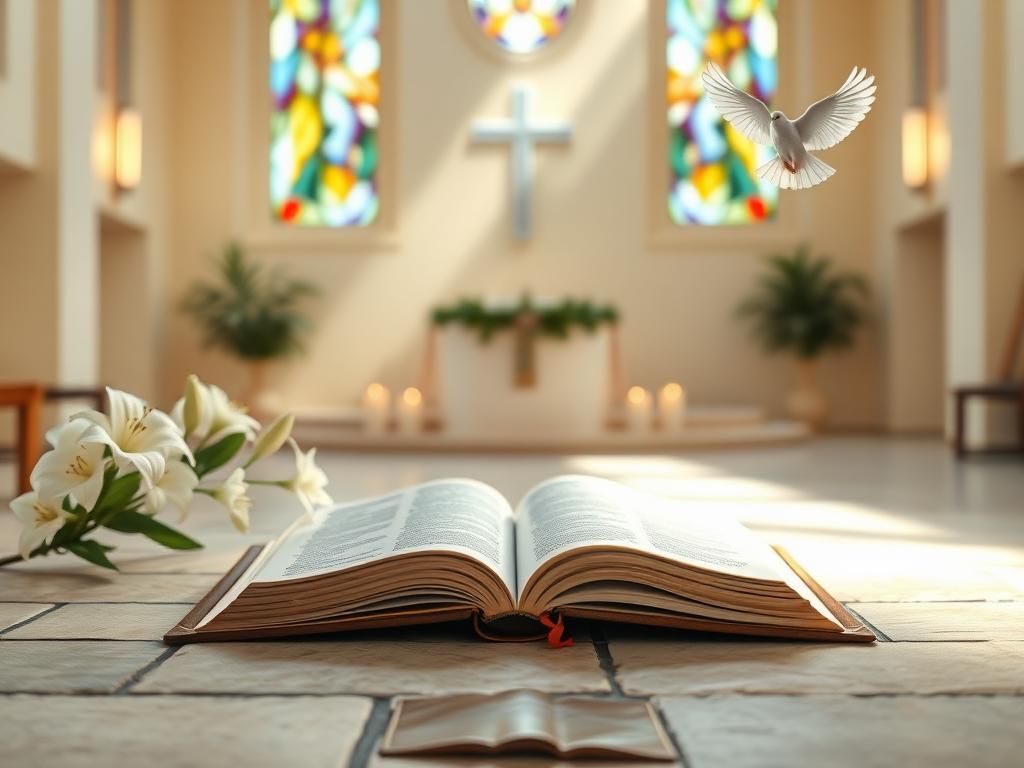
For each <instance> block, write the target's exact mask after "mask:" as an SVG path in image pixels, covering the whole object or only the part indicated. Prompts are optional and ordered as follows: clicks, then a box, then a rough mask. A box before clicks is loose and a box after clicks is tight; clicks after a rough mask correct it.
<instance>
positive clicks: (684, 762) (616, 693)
mask: <svg viewBox="0 0 1024 768" xmlns="http://www.w3.org/2000/svg"><path fill="white" fill-rule="evenodd" d="M590 637H591V640H592V641H593V643H594V652H595V653H596V654H597V660H598V663H599V664H600V665H601V669H602V670H603V671H604V673H605V676H606V677H607V678H608V684H609V685H610V686H611V689H612V695H611V697H612V698H613V699H636V698H638V697H636V696H628V695H627V694H626V693H625V691H623V690H622V686H621V685H619V681H618V679H617V678H616V677H615V659H613V658H612V650H611V648H610V647H609V645H608V638H607V637H605V634H604V628H603V627H600V626H594V627H593V628H592V629H591V630H590ZM642 698H643V700H644V701H646V702H647V703H649V704H650V705H651V708H652V709H653V710H654V713H655V715H657V717H658V721H659V722H660V723H661V727H662V728H664V729H665V733H666V734H667V735H668V738H669V741H671V742H672V746H673V747H675V750H676V754H677V755H678V756H679V765H681V766H683V768H687V767H688V766H689V765H691V763H690V761H689V759H688V758H687V756H686V752H685V751H684V750H683V745H682V744H681V743H680V742H679V738H678V737H677V736H676V733H675V731H673V730H672V728H671V726H670V725H669V722H668V720H667V719H666V718H665V713H664V712H662V711H661V707H660V706H659V704H658V702H657V699H656V697H654V696H645V697H642Z"/></svg>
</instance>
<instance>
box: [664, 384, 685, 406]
mask: <svg viewBox="0 0 1024 768" xmlns="http://www.w3.org/2000/svg"><path fill="white" fill-rule="evenodd" d="M661 397H662V399H663V400H665V401H666V402H670V403H675V402H677V401H679V400H682V399H683V387H682V386H681V385H680V384H677V383H676V382H674V381H670V382H669V383H668V384H666V385H665V386H664V387H662V388H661Z"/></svg>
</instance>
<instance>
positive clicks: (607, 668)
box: [590, 625, 628, 699]
mask: <svg viewBox="0 0 1024 768" xmlns="http://www.w3.org/2000/svg"><path fill="white" fill-rule="evenodd" d="M590 640H591V642H592V643H593V645H594V654H595V655H596V656H597V663H598V665H599V666H600V667H601V671H602V672H604V676H605V678H606V679H607V680H608V687H609V688H610V689H611V697H612V698H613V699H624V698H628V697H627V696H626V694H625V692H623V690H622V686H620V685H619V681H618V679H616V677H615V661H614V659H612V652H611V649H610V648H609V647H608V639H607V638H606V637H605V635H604V628H603V627H600V626H597V625H594V626H593V627H591V629H590Z"/></svg>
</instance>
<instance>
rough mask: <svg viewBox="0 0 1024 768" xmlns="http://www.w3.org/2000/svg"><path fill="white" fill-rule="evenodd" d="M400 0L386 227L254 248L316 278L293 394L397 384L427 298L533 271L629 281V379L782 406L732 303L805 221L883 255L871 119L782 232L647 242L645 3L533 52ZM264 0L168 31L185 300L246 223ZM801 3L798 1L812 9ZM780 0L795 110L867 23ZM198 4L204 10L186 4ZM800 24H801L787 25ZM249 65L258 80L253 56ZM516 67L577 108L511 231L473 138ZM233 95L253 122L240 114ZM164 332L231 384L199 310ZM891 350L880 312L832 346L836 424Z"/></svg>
mask: <svg viewBox="0 0 1024 768" xmlns="http://www.w3.org/2000/svg"><path fill="white" fill-rule="evenodd" d="M398 5H399V16H398V29H397V48H398V50H397V53H398V62H397V63H398V67H399V85H398V98H397V110H398V116H397V118H396V119H397V128H398V136H397V142H396V144H397V146H396V152H395V155H394V157H393V158H392V160H393V161H396V162H397V163H398V173H397V176H398V226H397V230H396V233H395V237H394V239H393V244H391V245H387V246H384V247H370V246H366V245H351V246H347V247H344V246H341V247H337V248H334V249H329V250H327V249H324V248H322V247H321V248H315V247H311V246H308V245H303V244H301V243H295V244H294V245H289V244H287V243H285V244H280V243H278V244H271V245H266V244H264V245H263V246H262V247H261V248H259V249H258V250H259V253H258V255H259V256H260V257H261V258H265V259H266V260H267V261H268V262H272V263H275V264H280V265H283V266H286V267H287V268H288V269H289V270H290V271H291V272H292V273H293V274H296V275H301V276H305V277H309V278H312V279H315V280H316V282H317V283H318V284H319V285H321V287H322V288H323V290H324V298H323V300H322V301H321V302H320V304H319V305H318V306H317V307H316V309H315V320H316V323H317V331H316V334H315V336H314V337H313V339H312V343H311V345H310V346H311V348H310V354H309V355H308V357H306V358H304V359H302V360H298V361H295V362H293V363H290V364H288V365H287V366H284V367H282V368H281V369H279V371H278V372H277V385H278V387H279V389H280V391H281V392H282V393H283V394H285V395H286V396H287V397H288V399H289V400H290V401H291V402H292V403H293V404H298V405H305V404H350V403H353V402H355V399H356V397H357V395H358V393H359V392H360V390H361V389H362V387H364V386H365V385H366V383H367V382H368V381H370V380H372V379H381V380H383V381H385V382H386V383H388V384H391V385H404V384H406V383H408V382H411V381H412V380H413V379H414V376H415V372H416V368H417V364H418V360H419V356H420V345H421V342H422V338H423V334H424V325H425V318H426V315H427V312H428V310H429V308H430V307H431V306H433V305H435V304H437V303H439V302H444V301H450V300H452V299H455V298H457V297H459V296H461V295H464V294H479V293H483V294H489V295H491V294H502V295H517V294H519V293H520V292H521V291H523V290H524V289H529V290H531V291H533V292H534V293H536V294H544V295H553V296H560V295H562V294H565V293H571V294H574V295H576V296H590V297H594V298H596V299H599V300H610V301H614V302H616V303H617V304H618V305H619V306H620V307H621V309H622V312H623V315H624V318H625V325H624V329H623V332H624V341H625V348H626V362H627V366H628V369H629V372H630V375H631V378H632V380H633V381H634V382H637V383H642V384H645V385H648V386H653V385H657V384H660V383H662V382H664V381H666V380H668V379H672V378H677V379H680V380H681V381H683V382H684V383H685V385H686V386H687V387H688V389H689V390H690V393H691V396H692V398H693V400H694V401H695V402H698V403H723V402H751V403H756V404H760V405H764V406H765V407H767V408H769V409H770V410H772V411H773V412H777V411H778V410H779V409H780V406H781V402H782V400H783V397H784V393H785V392H786V390H787V388H788V387H789V385H790V371H789V369H788V366H787V365H786V363H785V362H784V361H783V360H779V359H768V358H766V357H764V356H763V355H762V353H761V352H760V351H759V350H757V349H756V348H755V347H754V346H753V344H752V343H751V342H750V341H749V340H748V338H747V336H746V333H745V332H744V331H743V330H742V329H741V328H740V327H739V326H738V325H737V324H736V322H735V321H734V319H733V318H732V309H733V307H734V305H735V304H736V302H737V301H738V299H739V298H740V297H741V296H742V295H743V294H744V293H745V292H746V291H747V290H749V288H750V286H751V284H752V281H753V279H754V276H755V275H756V274H757V271H758V269H759V268H760V267H759V257H760V256H761V255H763V254H764V253H766V252H770V251H771V250H773V249H774V248H778V247H782V246H788V245H792V244H794V243H795V242H797V241H798V240H799V239H801V238H807V239H809V240H810V241H811V243H812V244H813V246H814V248H815V249H816V250H818V251H820V252H823V253H827V254H829V255H831V256H833V257H834V258H835V259H836V260H837V261H838V262H839V263H840V264H841V265H842V266H844V267H847V268H852V269H857V270H860V271H864V272H867V273H869V274H870V273H871V272H873V270H874V260H873V253H872V251H873V248H874V239H873V237H872V219H873V217H874V215H875V213H874V209H873V206H872V205H871V204H870V202H869V201H870V193H871V189H872V187H871V177H872V170H871V167H870V163H869V159H870V158H871V156H872V155H871V153H872V151H873V148H874V145H875V135H876V129H875V126H874V125H873V123H872V120H871V119H869V120H868V121H867V122H866V123H865V125H864V126H863V127H861V128H860V129H859V130H858V131H857V133H856V134H854V136H853V137H852V138H851V139H850V140H849V141H847V142H845V143H844V144H843V145H841V146H840V147H837V148H836V149H835V150H832V151H830V152H829V153H828V154H827V157H826V159H827V161H828V162H829V163H830V164H832V165H833V166H835V167H836V168H837V169H838V170H839V173H838V175H837V176H836V177H835V178H834V179H832V180H830V181H829V182H828V184H826V185H825V186H823V187H820V188H818V189H817V190H815V192H814V193H813V194H799V193H787V192H783V193H782V195H783V200H782V205H783V206H784V207H785V208H786V209H787V214H786V218H787V219H788V220H789V221H790V222H791V224H790V225H788V226H785V227H783V231H781V232H779V231H777V230H778V228H776V229H775V230H771V229H769V230H765V238H764V241H765V242H766V243H770V245H764V244H760V243H757V242H752V240H751V237H750V234H749V233H739V234H735V233H733V232H731V231H730V230H726V229H723V230H718V231H716V232H715V233H714V239H713V240H711V239H710V238H709V236H708V233H706V232H705V233H697V236H695V237H694V238H692V239H690V240H683V241H682V243H681V244H680V245H677V246H674V247H671V248H668V249H666V248H662V247H659V248H653V247H651V246H650V245H649V240H650V238H649V232H648V230H647V224H646V222H647V220H648V216H647V205H648V199H649V196H648V184H649V183H650V179H649V177H648V174H647V173H646V170H645V169H646V162H647V159H646V151H647V150H646V137H647V121H648V120H650V119H656V120H659V119H660V118H659V117H658V116H657V115H651V114H649V113H648V110H647V109H646V106H645V105H646V104H647V87H648V46H649V45H652V44H653V45H657V46H659V47H660V45H661V43H660V42H658V41H654V42H652V41H650V40H649V39H648V34H647V30H648V23H647V16H646V14H647V4H646V3H640V2H628V3H627V2H610V1H609V0H597V1H596V2H593V3H592V4H591V5H592V7H591V8H590V11H591V13H589V14H588V15H587V16H586V17H584V18H582V19H581V22H582V23H581V24H580V26H579V28H578V29H576V30H575V34H574V37H573V38H572V39H566V40H565V41H563V42H562V44H561V45H563V46H564V48H563V50H561V51H558V52H557V55H555V53H554V52H552V55H551V56H549V57H547V58H545V59H544V60H543V61H541V62H538V63H537V64H535V65H531V66H530V67H528V68H525V69H524V68H520V67H517V66H514V65H510V64H504V63H501V62H500V61H499V60H497V59H495V58H493V57H489V56H486V55H482V54H481V51H480V50H479V49H478V47H477V46H475V45H472V44H471V41H468V40H466V39H465V37H464V36H463V31H462V30H460V29H459V27H458V26H457V25H456V23H455V20H454V19H453V18H452V9H451V4H449V3H447V2H442V1H441V0H430V2H423V0H417V2H410V1H408V0H406V1H405V2H400V3H398ZM263 6H264V4H262V3H248V4H247V3H246V2H244V1H240V2H235V3H226V2H225V3H204V2H200V1H199V0H182V1H179V2H176V3H175V8H176V9H177V10H176V13H175V14H174V15H173V23H172V24H171V25H170V29H169V35H170V36H171V40H172V41H173V47H174V49H175V50H177V51H188V55H187V56H185V55H182V56H179V57H177V58H176V59H175V68H174V72H175V80H174V94H173V104H174V106H173V109H172V110H171V114H172V118H171V128H170V136H171V137H172V142H173V149H172V153H173V155H172V161H171V165H172V167H173V168H174V169H175V173H174V184H173V192H172V200H173V214H172V221H173V226H172V235H171V253H172V254H173V255H172V258H171V261H170V273H169V289H170V299H171V300H173V301H176V300H177V299H178V298H179V297H180V295H181V293H182V292H183V291H184V290H185V287H186V286H187V285H188V284H189V283H190V282H191V281H192V280H194V279H196V278H197V277H200V276H205V275H207V274H209V264H208V261H207V259H208V258H209V257H210V256H211V255H212V254H214V253H215V252H216V251H217V250H218V249H219V248H220V246H221V245H222V244H223V243H224V242H225V241H226V240H227V239H228V238H229V237H232V236H240V237H241V238H242V239H243V240H245V239H246V237H247V236H249V235H251V234H252V232H251V231H246V229H247V227H246V226H244V221H245V217H244V216H243V217H242V222H243V224H242V225H239V224H238V223H237V222H238V221H239V219H238V217H237V215H236V212H237V210H238V208H239V205H238V200H239V195H240V194H245V191H244V190H243V191H241V192H240V191H239V190H238V189H237V188H235V185H233V184H232V181H231V179H230V178H229V177H228V174H226V173H225V164H226V159H227V158H231V157H234V158H236V160H235V162H237V157H238V156H237V154H235V153H238V152H243V153H244V152H246V147H245V146H240V144H241V145H244V144H245V142H246V141H259V140H261V137H263V136H265V135H266V133H265V128H264V124H263V123H262V121H252V120H249V119H248V118H249V117H250V116H251V114H253V109H254V108H253V107H252V102H253V101H254V100H258V99H262V98H263V94H262V93H256V94H250V95H249V96H248V97H247V96H246V95H245V94H243V95H242V96H241V97H240V96H239V94H238V92H237V83H238V80H236V79H233V76H232V73H233V72H234V71H236V69H237V65H236V62H235V61H233V55H232V51H231V46H230V45H229V42H230V38H229V37H226V36H225V30H231V29H237V28H239V25H240V24H241V25H242V26H243V27H244V21H245V20H244V18H243V17H244V16H245V11H246V9H247V8H249V9H259V8H263ZM798 10H802V11H803V12H804V13H805V14H806V16H805V19H806V24H807V26H806V27H803V28H802V29H801V28H800V24H799V22H798V18H799V17H800V16H801V15H802V14H801V13H799V12H798ZM781 15H782V29H781V33H780V34H781V38H782V40H783V41H784V45H783V50H784V54H783V61H782V71H783V76H784V80H783V84H782V88H781V89H780V90H781V94H780V96H781V97H780V105H781V107H782V109H784V110H787V111H788V112H789V113H790V114H796V113H798V112H799V110H800V109H802V107H803V106H804V103H803V102H804V101H805V100H806V99H807V98H810V97H820V96H824V95H826V94H827V93H829V92H831V91H832V90H834V89H835V88H836V86H838V85H839V84H840V83H841V82H842V80H843V78H845V76H846V75H847V73H848V72H849V69H850V67H851V66H853V65H854V64H870V57H869V52H870V50H871V44H870V40H871V35H872V32H873V26H872V21H871V15H870V14H865V13H864V12H863V4H862V3H857V4H845V3H844V4H836V3H828V4H825V3H817V2H813V3H811V2H806V0H803V1H801V0H796V1H795V2H787V3H783V4H782V10H781ZM199 16H201V17H202V18H204V20H205V21H204V23H203V24H201V25H200V24H194V23H192V21H191V20H193V19H195V18H197V17H199ZM250 23H251V20H250ZM797 35H799V40H800V45H795V44H794V42H793V41H794V39H795V38H797ZM797 50H801V51H803V52H804V55H806V56H807V57H808V58H807V60H808V62H813V66H808V67H807V68H804V69H802V71H803V72H804V73H805V74H804V75H802V76H800V77H799V78H797V77H796V76H795V73H796V72H797V71H798V69H800V68H798V67H796V66H794V64H793V62H791V61H787V60H786V57H791V56H793V55H795V51H797ZM392 51H393V52H394V48H392ZM250 66H251V67H256V68H257V70H256V71H257V72H258V74H259V79H258V80H257V82H260V83H262V82H264V74H263V72H265V69H263V68H262V67H263V66H264V65H263V64H261V63H260V59H259V58H254V59H252V60H250ZM245 71H248V72H249V74H250V76H251V71H252V70H245V69H244V68H243V72H245ZM240 79H241V80H242V81H243V82H244V81H245V78H244V77H242V78H240ZM521 79H522V80H528V81H531V82H533V83H534V84H535V86H536V90H537V98H536V104H537V110H538V114H539V115H541V116H547V117H551V118H567V119H570V120H571V121H572V123H573V126H574V130H575V135H574V138H573V141H572V144H571V146H569V147H568V148H561V147H553V148H542V149H541V150H540V151H539V152H538V155H537V176H536V182H537V183H536V193H535V199H534V205H535V211H536V217H535V230H534V236H533V238H532V240H531V241H530V242H529V243H527V244H526V245H517V244H515V243H513V242H512V241H511V240H510V237H509V230H510V222H509V205H508V200H507V195H506V190H507V188H508V171H507V166H508V153H507V151H504V150H499V149H495V148H479V147H470V146H469V145H468V143H467V133H468V128H469V124H470V122H471V121H472V120H473V119H474V118H477V117H500V116H504V115H506V114H507V110H508V94H509V86H510V84H511V83H512V82H514V81H516V80H521ZM787 80H788V81H787ZM794 80H795V82H794ZM240 109H241V110H244V111H243V112H242V113H241V115H239V112H238V110H240ZM257 113H258V112H257ZM239 117H241V120H242V121H243V123H244V124H248V125H249V130H248V131H247V132H246V131H244V130H243V131H242V132H241V134H240V133H239V130H238V120H239ZM247 121H248V122H247ZM240 136H241V137H242V139H243V141H241V142H240V141H239V138H240ZM244 156H245V155H243V157H244ZM794 214H795V215H794ZM169 339H170V344H169V348H168V356H167V364H166V365H165V366H164V368H163V369H162V373H163V380H164V386H165V389H164V397H165V399H168V398H170V396H171V394H172V391H174V390H176V389H177V386H178V382H180V380H181V379H182V377H183V376H184V375H185V374H186V373H188V372H189V371H192V370H196V371H198V372H199V373H200V374H201V375H205V376H209V377H211V378H215V379H218V380H220V381H222V382H223V383H225V384H226V385H227V386H228V388H229V389H232V390H233V391H235V392H239V391H240V389H241V386H242V384H241V381H240V379H241V377H242V376H243V373H242V369H241V367H240V366H238V365H237V364H235V363H233V362H232V361H230V360H227V359H225V358H224V357H222V356H220V355H219V354H216V353H211V352H201V351H199V349H198V340H199V339H198V335H197V332H196V330H195V329H194V328H193V326H192V325H191V323H190V321H188V320H187V319H186V318H183V317H181V316H180V315H174V316H173V318H172V319H171V324H170V334H169ZM878 356H879V349H878V345H877V342H876V340H875V334H874V332H873V331H869V332H868V333H867V334H865V336H863V337H862V339H861V343H860V345H859V347H858V349H857V350H856V351H854V352H853V353H851V354H848V355H845V356H843V357H841V358H836V359H834V360H830V361H829V362H828V363H827V366H826V369H825V372H824V380H825V384H826V386H827V388H828V390H829V393H830V394H831V395H832V397H833V401H834V413H835V420H836V422H837V423H838V424H840V425H845V426H872V425H877V424H878V423H879V421H880V418H881V400H880V380H879V376H878V373H879V360H878Z"/></svg>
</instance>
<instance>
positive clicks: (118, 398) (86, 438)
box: [72, 387, 195, 491]
mask: <svg viewBox="0 0 1024 768" xmlns="http://www.w3.org/2000/svg"><path fill="white" fill-rule="evenodd" d="M107 400H108V402H109V403H110V416H107V415H106V414H103V413H100V412H99V411H94V410H88V411H82V412H81V413H77V414H75V415H74V416H73V417H72V418H75V419H85V420H87V421H90V422H92V427H91V428H90V429H88V430H86V431H85V432H84V433H83V434H82V437H81V438H80V439H81V440H82V442H89V443H102V444H104V445H107V446H110V451H111V453H112V454H113V456H114V462H115V463H116V464H117V466H118V467H119V468H120V469H122V470H129V471H131V470H138V472H139V474H140V475H141V476H142V487H143V488H144V489H145V490H147V491H148V490H150V489H152V488H153V486H154V484H155V483H156V480H157V478H160V477H163V474H164V468H165V466H166V464H167V458H172V459H173V458H177V457H179V456H186V457H187V458H188V459H189V461H192V462H194V461H195V459H194V458H193V456H192V451H190V450H189V447H188V445H186V444H185V440H184V438H183V437H182V433H181V430H180V429H179V428H178V427H177V426H176V425H175V423H174V421H172V420H171V417H170V416H168V415H167V414H166V413H164V412H163V411H158V410H156V409H155V408H151V407H150V406H148V405H146V403H145V402H143V401H142V400H140V399H139V398H137V397H135V395H130V394H128V393H127V392H122V391H120V390H118V389H112V388H110V387H107Z"/></svg>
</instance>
